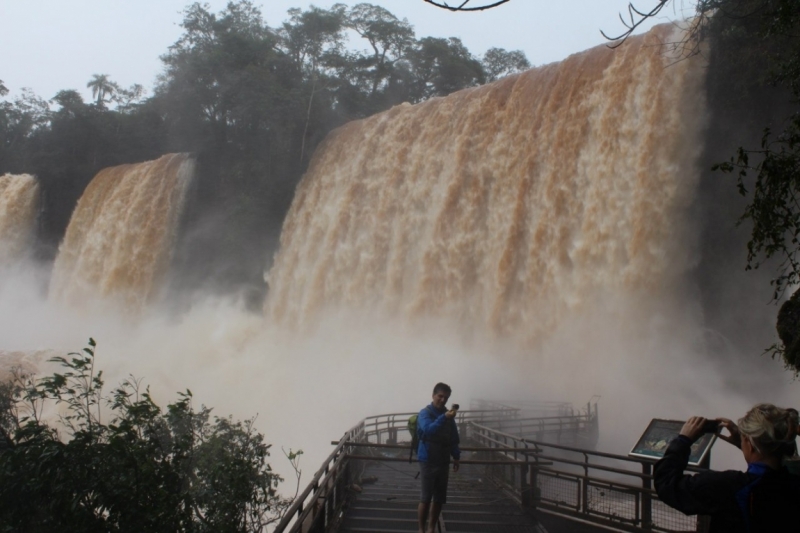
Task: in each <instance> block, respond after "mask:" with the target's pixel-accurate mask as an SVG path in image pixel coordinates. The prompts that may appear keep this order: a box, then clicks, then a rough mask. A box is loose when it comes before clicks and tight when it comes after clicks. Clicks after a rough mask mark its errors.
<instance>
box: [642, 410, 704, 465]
mask: <svg viewBox="0 0 800 533" xmlns="http://www.w3.org/2000/svg"><path fill="white" fill-rule="evenodd" d="M683 424H684V422H681V421H680V420H664V419H662V418H654V419H653V420H651V421H650V423H649V424H648V425H647V428H646V429H645V430H644V433H642V436H641V437H639V440H638V441H637V442H636V445H635V446H634V447H633V449H632V450H631V451H630V453H629V454H628V455H631V456H634V457H640V458H643V459H652V460H658V459H661V458H662V457H664V452H665V451H667V446H669V443H670V442H672V439H674V438H675V437H677V436H678V435H679V434H680V432H681V428H682V427H683ZM716 440H717V435H716V434H715V433H705V434H703V436H702V437H700V438H699V439H697V442H695V443H694V444H692V451H691V453H690V454H689V464H690V465H693V466H700V465H701V464H702V463H703V460H704V459H705V458H706V456H707V455H708V452H709V450H710V449H711V446H712V445H713V444H714V441H716Z"/></svg>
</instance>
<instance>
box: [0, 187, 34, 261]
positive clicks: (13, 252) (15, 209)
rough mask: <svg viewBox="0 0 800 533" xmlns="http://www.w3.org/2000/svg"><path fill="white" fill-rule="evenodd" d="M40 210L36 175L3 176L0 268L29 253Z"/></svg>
mask: <svg viewBox="0 0 800 533" xmlns="http://www.w3.org/2000/svg"><path fill="white" fill-rule="evenodd" d="M38 210H39V183H38V182H37V181H36V178H34V177H33V176H31V175H30V174H18V175H12V174H5V175H4V176H0V267H2V266H5V265H10V264H13V263H15V262H17V261H19V260H21V259H23V258H25V257H26V256H27V255H28V254H29V253H30V247H31V241H32V238H33V234H34V226H35V223H36V214H37V212H38Z"/></svg>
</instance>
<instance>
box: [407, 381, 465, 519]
mask: <svg viewBox="0 0 800 533" xmlns="http://www.w3.org/2000/svg"><path fill="white" fill-rule="evenodd" d="M451 392H452V391H451V389H450V387H449V386H448V385H446V384H444V383H437V384H436V386H434V387H433V401H432V402H431V403H430V405H428V406H426V407H425V408H424V409H422V410H421V411H420V412H419V416H418V417H417V433H418V435H419V448H418V449H417V457H418V458H419V471H420V474H421V477H422V494H421V495H420V499H419V507H418V508H417V516H418V519H419V533H435V531H436V524H437V523H438V522H439V514H440V513H441V512H442V505H443V504H444V503H447V481H448V478H449V471H450V456H452V457H453V472H458V467H459V459H460V458H461V450H459V449H458V442H459V439H458V428H456V421H455V417H456V412H457V410H458V406H454V407H455V408H454V409H449V410H448V409H447V407H445V405H446V404H447V400H448V399H450V393H451ZM428 518H429V520H427V519H428ZM426 521H427V523H428V529H427V530H426V529H425V523H426Z"/></svg>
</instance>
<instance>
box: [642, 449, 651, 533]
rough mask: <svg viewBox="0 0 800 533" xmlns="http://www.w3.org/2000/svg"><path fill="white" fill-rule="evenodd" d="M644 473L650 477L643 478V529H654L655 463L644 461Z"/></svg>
mask: <svg viewBox="0 0 800 533" xmlns="http://www.w3.org/2000/svg"><path fill="white" fill-rule="evenodd" d="M642 474H644V475H645V476H648V477H643V478H642V488H644V489H645V490H643V491H642V529H653V498H652V497H651V495H650V490H651V489H652V488H653V479H652V478H651V477H650V476H651V475H652V474H653V465H652V464H651V463H648V462H646V461H642Z"/></svg>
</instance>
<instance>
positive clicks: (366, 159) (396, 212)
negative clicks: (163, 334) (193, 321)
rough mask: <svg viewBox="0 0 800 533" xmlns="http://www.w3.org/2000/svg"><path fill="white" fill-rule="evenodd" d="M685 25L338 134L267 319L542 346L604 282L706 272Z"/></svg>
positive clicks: (656, 287) (307, 202)
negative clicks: (695, 235)
mask: <svg viewBox="0 0 800 533" xmlns="http://www.w3.org/2000/svg"><path fill="white" fill-rule="evenodd" d="M677 31H678V30H676V29H674V28H673V27H672V26H669V25H664V26H659V27H656V28H654V29H653V30H652V31H650V32H649V33H648V34H646V35H644V36H639V37H634V38H631V39H629V40H628V42H627V43H626V44H625V46H622V47H620V48H618V49H616V50H611V49H609V48H607V47H606V46H599V47H597V48H594V49H591V50H588V51H586V52H583V53H580V54H576V55H573V56H571V57H569V58H567V59H566V60H564V61H562V62H560V63H554V64H550V65H546V66H543V67H540V68H536V69H533V70H530V71H527V72H525V73H522V74H519V75H515V76H511V77H508V78H505V79H502V80H500V81H498V82H495V83H493V84H490V85H486V86H482V87H478V88H474V89H467V90H463V91H460V92H457V93H455V94H453V95H450V96H448V97H445V98H435V99H432V100H429V101H426V102H424V103H421V104H418V105H413V106H412V105H407V104H404V105H401V106H397V107H395V108H393V109H391V110H389V111H387V112H384V113H381V114H379V115H376V116H373V117H369V118H367V119H364V120H360V121H356V122H352V123H349V124H346V125H345V126H343V127H341V128H339V129H338V130H336V131H334V132H333V133H332V134H330V135H329V136H328V138H327V139H326V140H325V142H324V143H323V145H322V146H320V148H319V149H318V150H317V152H316V153H315V155H314V158H313V161H312V162H311V164H310V167H309V170H308V172H307V173H306V175H305V176H304V177H303V180H302V182H301V183H300V185H299V187H298V189H297V192H296V195H295V198H294V202H293V204H292V207H291V209H290V212H289V214H288V217H287V219H286V221H285V223H284V227H283V232H282V235H281V247H280V251H279V252H278V254H277V255H276V258H275V262H274V266H273V268H272V270H271V271H270V272H269V273H268V274H267V275H266V279H267V281H268V283H269V285H270V293H269V296H268V299H267V302H266V303H265V312H266V314H267V315H268V316H269V317H270V318H271V319H272V320H274V321H275V322H278V323H282V324H287V325H304V324H309V323H313V321H314V320H315V317H317V316H318V315H319V314H320V313H321V312H322V311H323V310H326V309H331V308H334V309H336V308H345V309H357V310H360V311H361V312H365V313H368V314H371V315H379V316H383V317H386V318H388V319H390V320H391V319H394V318H397V317H401V318H404V319H406V320H412V321H413V320H420V319H422V320H424V319H426V318H428V317H444V318H448V319H453V320H455V321H456V322H457V323H459V324H461V325H462V326H464V327H465V328H467V329H470V330H472V329H479V330H483V331H487V332H488V333H489V334H490V335H497V336H504V337H508V336H510V337H516V338H521V339H523V341H524V342H526V343H529V342H537V340H540V339H542V338H543V337H544V336H546V335H547V333H548V332H550V331H552V330H553V329H554V328H556V327H557V326H558V324H559V323H560V322H561V321H563V320H564V319H565V317H568V316H569V315H570V313H572V312H573V311H575V310H580V308H581V307H582V306H583V304H584V302H585V301H587V300H588V299H589V298H590V297H591V295H592V294H601V293H603V294H609V293H613V294H640V295H644V297H645V298H654V297H655V298H657V297H659V296H661V295H664V294H667V293H668V292H669V291H670V290H672V289H673V288H674V287H675V285H676V283H677V282H678V281H679V280H680V278H681V276H682V275H683V274H685V272H686V271H687V270H688V269H689V268H690V267H691V266H692V261H693V258H692V246H691V244H690V243H691V236H690V233H689V232H688V231H687V228H686V227H685V226H686V224H685V223H683V222H682V221H683V220H684V219H685V218H686V213H687V208H688V207H689V205H690V204H691V201H692V199H693V195H694V193H695V189H696V185H697V181H698V176H699V172H698V169H697V162H698V158H699V155H700V152H701V150H702V139H703V131H704V127H705V123H706V113H705V102H704V96H703V95H704V92H703V84H704V73H705V69H704V66H703V65H702V62H701V61H700V58H697V57H695V58H690V59H689V60H683V61H677V59H678V57H677V56H676V53H677V52H675V53H673V52H672V51H671V49H670V47H669V46H667V45H665V44H664V43H669V42H676V41H679V40H680V38H681V35H676V32H677Z"/></svg>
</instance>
